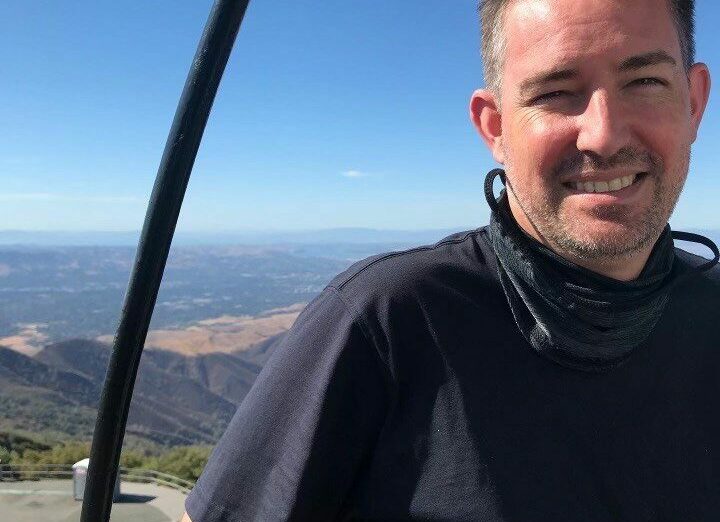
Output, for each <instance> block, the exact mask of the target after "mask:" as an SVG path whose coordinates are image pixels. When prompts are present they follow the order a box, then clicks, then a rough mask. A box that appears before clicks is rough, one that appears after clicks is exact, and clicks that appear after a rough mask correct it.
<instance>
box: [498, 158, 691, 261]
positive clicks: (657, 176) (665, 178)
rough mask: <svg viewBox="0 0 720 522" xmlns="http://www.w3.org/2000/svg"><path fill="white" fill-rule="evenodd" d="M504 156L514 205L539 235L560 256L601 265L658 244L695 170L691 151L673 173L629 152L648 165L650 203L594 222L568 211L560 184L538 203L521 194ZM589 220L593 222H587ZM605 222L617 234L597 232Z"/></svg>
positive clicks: (615, 209) (609, 212)
mask: <svg viewBox="0 0 720 522" xmlns="http://www.w3.org/2000/svg"><path fill="white" fill-rule="evenodd" d="M505 154H506V156H505V157H506V160H508V161H506V168H507V170H508V180H509V185H510V187H509V189H510V191H512V192H513V193H514V195H515V200H516V201H517V203H518V205H519V206H520V208H521V210H522V211H523V212H524V213H525V215H526V216H527V218H528V220H529V221H530V223H531V224H532V226H533V227H534V228H535V231H536V232H537V233H538V234H539V235H540V236H541V237H542V238H543V239H544V240H545V241H547V242H548V243H549V244H550V245H551V246H552V247H553V249H554V250H556V251H558V253H560V254H561V255H562V254H565V256H566V257H571V258H576V259H579V260H587V261H593V262H595V263H601V264H602V263H615V262H617V261H619V260H623V259H627V258H629V257H631V256H632V255H633V254H636V253H638V252H641V251H643V250H646V249H648V248H649V247H651V246H652V245H654V244H655V242H656V241H657V239H658V237H659V236H660V234H661V233H662V231H663V229H664V228H665V225H666V224H667V222H668V220H669V219H670V216H671V214H672V212H673V210H674V208H675V204H676V203H677V201H678V198H679V197H680V193H681V192H682V189H683V186H684V183H685V179H686V177H687V173H688V168H689V165H690V147H689V146H687V147H686V148H685V150H684V151H683V154H682V161H681V162H680V163H679V164H678V165H677V166H676V167H675V169H674V170H673V172H667V171H666V170H665V165H664V164H663V162H662V160H661V159H660V158H659V157H657V156H653V155H651V154H650V153H638V152H636V151H630V152H629V153H626V154H624V157H625V158H632V159H633V160H637V159H638V157H640V156H641V157H642V158H644V163H645V165H647V166H646V167H645V169H644V171H645V172H647V174H646V179H644V180H642V182H643V183H648V182H651V183H653V193H652V197H651V198H650V201H649V203H647V204H646V207H645V208H644V209H642V210H638V209H637V208H628V207H626V206H606V207H602V208H599V209H594V211H593V214H592V215H591V216H589V217H590V218H591V219H590V220H588V215H587V214H585V215H583V216H580V215H577V214H575V215H569V213H568V212H566V211H564V210H563V208H562V203H563V201H564V199H565V196H566V195H567V194H566V193H563V189H562V188H561V187H560V185H559V184H556V185H553V187H557V188H553V189H552V190H551V191H549V192H545V193H543V194H541V195H538V196H537V197H535V198H532V197H528V194H526V193H525V192H524V191H523V190H522V187H520V190H519V191H518V190H516V189H517V188H518V187H517V186H516V184H513V179H512V178H513V176H512V161H511V160H510V156H508V155H507V151H506V152H505ZM584 161H586V158H583V159H582V160H578V159H574V160H573V159H571V160H570V161H568V160H566V161H564V162H563V163H565V164H568V163H570V164H572V165H575V166H577V164H578V163H579V162H584ZM590 161H591V162H593V161H596V160H590ZM621 162H622V158H621V161H620V163H621ZM609 163H612V161H611V162H609ZM615 163H617V162H615ZM615 166H617V165H615ZM559 167H560V168H558V169H555V172H554V173H553V179H558V178H557V177H555V176H558V175H559V174H561V173H562V170H563V168H562V163H561V164H560V165H559ZM558 171H560V172H558ZM588 221H592V222H591V223H588ZM601 222H606V223H608V228H609V229H612V230H609V231H607V232H604V233H603V232H602V231H601V232H598V230H597V227H598V226H602V224H601Z"/></svg>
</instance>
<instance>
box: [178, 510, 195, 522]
mask: <svg viewBox="0 0 720 522" xmlns="http://www.w3.org/2000/svg"><path fill="white" fill-rule="evenodd" d="M180 522H192V520H190V515H188V514H187V512H186V513H185V514H184V515H183V517H182V519H181V520H180Z"/></svg>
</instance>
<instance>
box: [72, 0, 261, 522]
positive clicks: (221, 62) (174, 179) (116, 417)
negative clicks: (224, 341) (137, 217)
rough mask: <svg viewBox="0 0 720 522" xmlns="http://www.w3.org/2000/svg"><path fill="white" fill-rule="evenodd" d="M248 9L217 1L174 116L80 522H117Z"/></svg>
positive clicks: (241, 2)
mask: <svg viewBox="0 0 720 522" xmlns="http://www.w3.org/2000/svg"><path fill="white" fill-rule="evenodd" d="M248 3H249V0H216V1H215V4H214V5H213V7H212V11H211V12H210V16H209V17H208V21H207V23H206V24H205V29H204V31H203V34H202V38H201V39H200V44H199V45H198V49H197V51H196V53H195V58H194V59H193V62H192V66H191V67H190V72H189V73H188V77H187V80H186V82H185V87H184V89H183V93H182V96H181V98H180V102H179V104H178V108H177V111H176V112H175V118H174V120H173V124H172V127H171V129H170V134H169V135H168V140H167V143H166V144H165V151H164V152H163V155H162V160H161V161H160V168H159V169H158V173H157V177H156V179H155V185H154V187H153V191H152V196H151V198H150V204H149V206H148V210H147V214H146V215H145V223H144V224H143V230H142V234H141V236H140V244H139V245H138V250H137V254H136V257H135V266H134V268H133V273H132V276H131V278H130V283H129V285H128V290H127V294H126V295H125V302H124V303H123V309H122V314H121V318H120V324H119V326H118V330H117V334H116V335H115V340H114V343H113V352H112V356H111V358H110V363H109V365H108V371H107V375H106V377H105V385H104V387H103V392H102V397H101V399H100V409H99V411H98V416H97V421H96V424H95V432H94V435H93V443H92V449H91V451H90V468H89V470H88V478H87V485H86V487H85V495H84V499H83V506H82V515H81V518H80V520H81V522H107V521H108V520H110V510H111V509H112V495H113V489H114V486H115V478H116V476H117V468H118V463H119V461H120V450H121V448H122V442H123V437H124V435H125V425H126V423H127V416H128V410H129V408H130V399H131V398H132V392H133V387H134V385H135V376H136V375H137V369H138V365H139V363H140V356H141V354H142V349H143V345H144V343H145V337H146V335H147V331H148V326H149V324H150V319H151V317H152V312H153V308H154V307H155V300H156V299H157V294H158V289H159V288H160V281H161V280H162V275H163V271H164V270H165V262H166V261H167V256H168V252H169V251H170V243H171V242H172V237H173V233H174V232H175V225H176V224H177V219H178V214H179V213H180V206H181V205H182V201H183V197H184V195H185V189H186V187H187V184H188V181H189V179H190V173H191V171H192V167H193V163H194V162H195V156H196V155H197V151H198V147H199V146H200V140H201V139H202V135H203V131H204V130H205V124H206V123H207V119H208V116H209V114H210V109H211V107H212V103H213V100H214V99H215V94H216V92H217V88H218V85H219V83H220V79H221V78H222V74H223V71H224V70H225V65H226V64H227V60H228V57H229V56H230V51H231V50H232V46H233V43H234V41H235V36H236V35H237V32H238V30H239V29H240V24H241V23H242V19H243V16H244V14H245V10H246V9H247V5H248Z"/></svg>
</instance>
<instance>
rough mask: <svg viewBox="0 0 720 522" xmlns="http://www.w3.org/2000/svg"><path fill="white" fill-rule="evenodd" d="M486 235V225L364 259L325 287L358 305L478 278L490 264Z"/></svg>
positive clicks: (484, 273) (398, 297)
mask: <svg viewBox="0 0 720 522" xmlns="http://www.w3.org/2000/svg"><path fill="white" fill-rule="evenodd" d="M486 234H487V230H486V227H481V228H477V229H474V230H465V231H461V232H456V233H454V234H452V235H449V236H447V237H445V238H443V239H441V240H440V241H438V242H436V243H434V244H429V245H422V246H418V247H415V248H410V249H407V250H399V251H392V252H385V253H383V254H378V255H374V256H371V257H368V258H365V259H363V260H361V261H358V262H356V263H354V264H353V265H351V266H350V267H349V268H348V269H347V270H345V271H343V272H341V273H339V274H338V275H337V276H335V278H333V280H332V281H331V282H330V284H329V285H328V287H331V288H333V289H334V290H335V291H337V292H338V293H339V294H340V295H342V296H343V298H344V299H347V300H349V301H352V302H354V303H356V304H358V305H360V306H362V304H364V303H367V302H368V301H373V300H376V299H378V298H384V299H395V300H403V298H405V297H409V296H412V295H416V293H417V292H418V290H419V289H421V288H427V287H432V286H438V285H441V286H453V285H458V284H462V283H463V281H465V280H466V279H468V278H476V277H480V278H482V277H483V276H487V275H488V271H489V270H488V265H489V263H492V262H491V261H489V259H488V258H489V257H490V250H489V245H488V243H487V240H486V239H485V236H486Z"/></svg>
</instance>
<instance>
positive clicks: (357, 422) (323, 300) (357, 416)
mask: <svg viewBox="0 0 720 522" xmlns="http://www.w3.org/2000/svg"><path fill="white" fill-rule="evenodd" d="M389 382H390V381H389V371H388V368H387V366H386V365H385V362H384V360H383V359H382V358H381V357H380V354H379V353H378V351H377V350H376V348H375V346H374V345H373V344H371V343H370V342H369V341H368V339H367V337H366V335H365V333H364V330H363V328H362V327H361V325H360V323H359V322H358V321H357V320H356V318H355V316H354V314H353V313H352V312H350V310H349V309H348V308H347V306H346V304H345V302H344V301H343V299H342V297H341V296H340V295H339V294H338V291H337V290H335V289H334V288H327V289H325V290H324V291H323V292H322V293H321V294H320V295H319V296H318V297H317V298H316V299H314V300H313V301H312V302H311V303H310V304H309V305H308V306H307V307H306V308H305V310H303V313H302V314H300V316H299V317H298V319H297V321H296V322H295V324H294V325H293V327H292V328H291V329H290V331H289V332H288V333H287V335H286V336H285V337H284V338H283V340H282V341H281V342H280V344H279V345H278V347H277V348H276V350H275V353H274V354H273V355H272V357H271V358H270V360H269V361H268V362H267V364H266V365H265V368H263V371H262V372H261V373H260V375H259V376H258V379H257V381H256V382H255V384H254V386H253V388H252V389H251V390H250V392H249V393H248V395H247V397H246V398H245V400H244V401H243V403H242V404H241V405H240V407H239V408H238V410H237V412H236V414H235V416H234V417H233V420H232V421H231V423H230V425H229V426H228V429H227V431H226V432H225V434H224V435H223V437H222V438H221V439H220V442H219V443H218V445H217V447H216V448H215V450H214V451H213V454H212V456H211V457H210V460H209V461H208V464H207V466H206V467H205V470H204V471H203V474H202V476H201V477H200V479H199V480H198V482H197V485H196V486H195V488H194V489H193V491H192V492H191V493H190V495H189V496H188V499H187V501H186V510H187V512H188V513H191V514H192V517H193V518H194V519H195V520H196V521H197V522H222V521H226V520H248V521H250V520H288V519H293V520H329V519H333V518H335V517H336V516H337V515H338V514H339V510H340V508H341V506H342V505H343V503H344V502H345V500H346V496H347V494H348V491H349V490H350V487H351V486H352V484H353V482H354V480H355V478H356V475H357V471H358V469H359V467H360V466H361V465H362V463H363V462H364V461H365V460H366V459H368V458H370V456H371V453H372V450H373V448H374V445H375V443H376V440H377V437H378V434H379V433H380V430H381V428H382V424H383V422H384V419H385V414H386V408H387V404H388V402H389V401H388V396H389V393H390V388H389Z"/></svg>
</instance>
